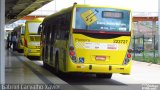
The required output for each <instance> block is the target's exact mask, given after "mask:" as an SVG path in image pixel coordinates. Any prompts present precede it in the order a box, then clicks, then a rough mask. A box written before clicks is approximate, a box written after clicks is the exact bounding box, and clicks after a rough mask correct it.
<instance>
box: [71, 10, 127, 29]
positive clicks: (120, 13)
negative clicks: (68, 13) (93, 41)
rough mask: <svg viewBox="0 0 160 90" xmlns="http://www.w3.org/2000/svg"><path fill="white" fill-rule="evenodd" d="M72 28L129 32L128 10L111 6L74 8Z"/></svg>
mask: <svg viewBox="0 0 160 90" xmlns="http://www.w3.org/2000/svg"><path fill="white" fill-rule="evenodd" d="M74 20H75V22H74V24H73V29H75V30H94V31H95V30H96V31H114V32H130V11H129V10H121V9H112V8H76V10H75V15H74Z"/></svg>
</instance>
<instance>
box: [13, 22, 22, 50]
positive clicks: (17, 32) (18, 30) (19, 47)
mask: <svg viewBox="0 0 160 90" xmlns="http://www.w3.org/2000/svg"><path fill="white" fill-rule="evenodd" d="M24 30H25V28H24V25H19V26H17V27H15V28H14V30H13V32H14V33H15V35H16V36H17V41H16V50H17V51H18V52H23V47H24Z"/></svg>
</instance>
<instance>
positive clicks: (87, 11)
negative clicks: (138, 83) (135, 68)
mask: <svg viewBox="0 0 160 90" xmlns="http://www.w3.org/2000/svg"><path fill="white" fill-rule="evenodd" d="M131 19H132V17H131V10H128V9H121V8H113V7H102V6H90V5H78V4H74V5H73V6H72V7H69V8H67V9H64V10H61V11H60V12H57V13H55V14H52V15H50V16H48V17H46V18H45V19H44V21H43V23H42V31H41V35H42V36H41V37H42V39H41V49H42V50H41V54H42V56H41V59H42V60H43V64H44V66H51V67H53V68H55V71H56V73H59V72H64V73H93V74H96V77H98V78H108V79H110V78H111V77H112V74H113V73H121V74H130V70H131V49H129V45H130V41H131V28H132V27H131V21H132V20H131Z"/></svg>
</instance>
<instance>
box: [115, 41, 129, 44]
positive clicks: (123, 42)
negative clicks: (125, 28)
mask: <svg viewBox="0 0 160 90" xmlns="http://www.w3.org/2000/svg"><path fill="white" fill-rule="evenodd" d="M127 42H128V40H114V41H113V43H122V44H126V43H127Z"/></svg>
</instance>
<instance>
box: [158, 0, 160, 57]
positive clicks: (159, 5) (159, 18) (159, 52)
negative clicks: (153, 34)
mask: <svg viewBox="0 0 160 90" xmlns="http://www.w3.org/2000/svg"><path fill="white" fill-rule="evenodd" d="M158 27H159V28H158V38H159V39H158V55H159V57H160V0H158Z"/></svg>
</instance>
